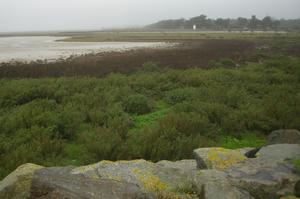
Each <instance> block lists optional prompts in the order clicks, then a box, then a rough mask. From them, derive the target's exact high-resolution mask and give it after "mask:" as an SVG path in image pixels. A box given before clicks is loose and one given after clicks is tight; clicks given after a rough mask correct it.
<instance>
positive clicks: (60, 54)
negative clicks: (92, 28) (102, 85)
mask: <svg viewBox="0 0 300 199" xmlns="http://www.w3.org/2000/svg"><path fill="white" fill-rule="evenodd" d="M65 38H66V37H50V36H32V37H0V62H10V61H36V60H47V61H55V60H57V59H60V58H67V57H70V56H72V55H82V54H89V53H99V52H111V51H126V50H131V49H137V48H161V47H166V46H167V44H166V43H163V42H57V40H62V39H65Z"/></svg>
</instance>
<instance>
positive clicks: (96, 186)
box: [31, 167, 154, 199]
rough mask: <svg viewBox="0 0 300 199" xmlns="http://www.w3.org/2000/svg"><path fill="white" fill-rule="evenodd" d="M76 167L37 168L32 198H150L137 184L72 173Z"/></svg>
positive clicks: (33, 181)
mask: <svg viewBox="0 0 300 199" xmlns="http://www.w3.org/2000/svg"><path fill="white" fill-rule="evenodd" d="M72 169H73V168H72V167H62V168H59V167H57V168H44V169H41V170H39V171H37V172H35V174H34V176H33V179H32V186H31V198H32V199H35V198H43V199H46V198H49V199H51V198H73V199H81V198H90V199H106V198H110V199H122V198H135V199H148V198H149V199H150V198H154V196H153V195H151V194H147V193H144V192H142V191H141V189H140V187H139V186H137V185H136V184H131V183H128V182H125V181H116V180H111V179H93V178H87V177H84V176H83V175H74V174H71V171H72Z"/></svg>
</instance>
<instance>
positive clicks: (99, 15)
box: [0, 0, 300, 32]
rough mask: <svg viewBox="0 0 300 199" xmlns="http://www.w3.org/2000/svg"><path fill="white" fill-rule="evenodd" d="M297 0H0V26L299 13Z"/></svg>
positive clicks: (83, 25)
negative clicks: (201, 15)
mask: <svg viewBox="0 0 300 199" xmlns="http://www.w3.org/2000/svg"><path fill="white" fill-rule="evenodd" d="M299 8H300V0H0V32H9V31H32V30H77V29H101V28H111V27H125V26H142V25H146V24H150V23H153V22H156V21H158V20H162V19H170V18H175V19H176V18H182V17H183V18H190V17H193V16H198V15H200V14H205V15H207V16H208V17H211V18H217V17H239V16H243V17H250V16H251V15H252V14H255V15H257V16H258V17H259V18H261V17H264V16H266V15H270V16H273V17H276V18H283V17H284V18H300V11H299V10H300V9H299Z"/></svg>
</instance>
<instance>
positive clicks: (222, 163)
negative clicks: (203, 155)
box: [207, 148, 246, 169]
mask: <svg viewBox="0 0 300 199" xmlns="http://www.w3.org/2000/svg"><path fill="white" fill-rule="evenodd" d="M207 159H208V161H209V164H210V165H209V167H212V168H215V169H226V168H228V167H230V166H232V165H234V164H236V163H238V162H241V161H243V160H245V159H246V157H245V156H244V155H243V154H241V153H240V152H239V151H235V150H230V149H224V148H212V149H210V150H209V152H208V154H207Z"/></svg>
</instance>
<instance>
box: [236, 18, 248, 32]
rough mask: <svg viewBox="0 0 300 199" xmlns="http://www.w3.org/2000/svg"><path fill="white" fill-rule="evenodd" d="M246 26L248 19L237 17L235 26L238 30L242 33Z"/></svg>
mask: <svg viewBox="0 0 300 199" xmlns="http://www.w3.org/2000/svg"><path fill="white" fill-rule="evenodd" d="M247 25H248V19H247V18H243V17H239V18H238V19H237V26H238V29H239V30H240V31H241V32H242V31H243V30H244V29H245V28H246V27H247Z"/></svg>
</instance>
